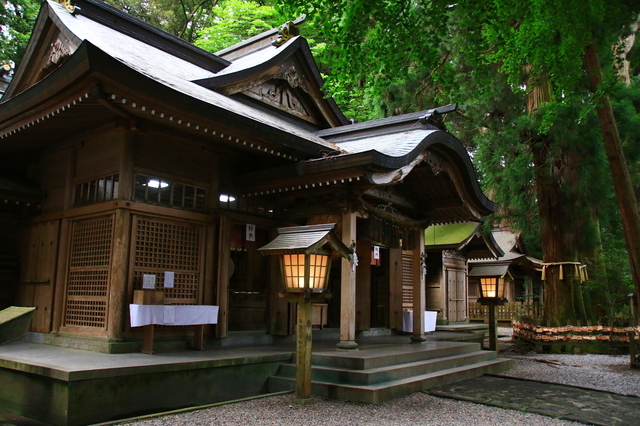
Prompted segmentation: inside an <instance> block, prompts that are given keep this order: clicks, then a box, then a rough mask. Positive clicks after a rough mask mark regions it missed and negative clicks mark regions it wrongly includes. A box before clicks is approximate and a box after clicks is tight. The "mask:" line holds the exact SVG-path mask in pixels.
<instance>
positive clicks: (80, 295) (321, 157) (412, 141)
mask: <svg viewBox="0 0 640 426" xmlns="http://www.w3.org/2000/svg"><path fill="white" fill-rule="evenodd" d="M276 40H278V42H277V43H276V44H273V42H274V41H276ZM321 86H322V80H321V78H320V74H319V72H318V69H317V67H316V65H315V63H314V60H313V58H312V55H311V52H310V49H309V46H308V45H307V42H306V41H305V40H304V38H302V37H299V36H294V37H292V38H289V39H285V38H283V37H282V35H280V34H278V32H277V31H276V30H274V31H270V32H266V33H264V34H262V35H260V36H257V37H254V38H252V39H250V40H248V41H246V42H244V43H240V44H238V45H235V46H232V47H230V48H228V49H225V50H223V51H221V52H218V54H211V53H208V52H205V51H203V50H201V49H199V48H196V47H194V46H193V45H191V44H188V43H186V42H184V41H183V40H181V39H178V38H176V37H174V36H172V35H169V34H167V33H165V32H163V31H160V30H158V29H156V28H154V27H152V26H150V25H148V24H146V23H144V22H142V21H140V20H137V19H135V18H132V17H131V16H129V15H127V14H126V13H123V12H121V11H119V10H116V9H115V8H113V7H111V6H109V5H107V4H105V3H103V2H101V1H98V0H77V1H75V2H74V4H73V5H70V4H69V2H66V5H63V4H59V3H56V2H53V1H45V2H44V3H43V5H42V9H41V11H40V14H39V16H38V19H37V22H36V24H35V28H34V31H33V35H32V38H31V40H30V42H29V46H28V49H27V52H26V56H25V57H24V59H23V60H22V62H21V63H20V64H19V66H18V68H17V69H16V71H15V74H14V76H13V79H12V81H11V83H10V85H9V86H8V87H7V89H6V92H5V94H4V96H3V97H2V98H1V99H0V153H1V154H0V170H1V173H0V232H2V235H3V236H4V237H3V239H2V243H1V244H2V246H1V247H0V249H1V254H2V256H3V259H5V258H6V259H8V264H9V266H6V270H7V271H14V272H12V273H13V274H14V275H13V276H12V275H10V274H9V275H3V277H9V278H6V279H5V278H3V280H2V281H0V285H2V287H0V292H2V294H3V295H9V294H11V295H14V294H15V297H13V300H12V301H8V300H5V299H8V298H9V297H7V298H2V299H0V300H1V301H2V302H3V303H5V304H10V303H14V304H18V305H21V306H35V307H36V308H37V310H36V311H35V314H34V317H33V321H32V325H31V331H33V332H36V333H40V335H41V336H42V337H43V341H46V342H47V343H51V344H62V343H60V341H61V339H62V338H64V339H65V340H64V341H65V342H66V343H65V344H66V345H71V344H72V343H69V342H72V341H73V339H74V338H78V339H84V341H87V340H91V341H96V342H102V343H106V349H101V350H107V351H116V350H118V349H117V346H118V344H119V343H122V342H139V341H140V340H141V336H142V333H141V331H140V329H138V328H132V327H131V326H130V323H129V304H130V303H132V297H133V294H134V290H136V289H140V288H142V285H143V276H144V275H155V276H156V277H157V285H158V286H159V287H160V288H163V282H162V280H163V279H164V278H163V277H165V276H166V275H165V272H166V271H171V272H172V276H173V277H174V283H173V286H172V287H167V288H164V296H165V303H166V304H176V305H185V304H196V305H197V304H205V305H217V306H219V317H218V324H217V325H216V326H212V327H210V329H209V330H208V331H207V336H209V337H210V338H214V337H215V338H224V337H226V336H227V335H228V333H229V332H230V331H236V330H259V331H261V332H264V333H265V334H267V335H273V336H276V335H287V334H290V333H291V324H292V318H291V317H292V312H293V310H291V309H290V307H289V306H288V305H287V302H285V301H283V300H282V299H281V298H279V297H278V293H279V291H280V289H281V287H282V284H281V278H280V276H279V269H278V268H277V267H276V265H275V264H274V262H275V260H274V259H273V258H271V257H264V256H261V255H260V254H259V252H258V251H257V249H258V248H259V247H261V246H263V245H265V244H266V243H268V242H269V241H270V240H271V239H273V237H275V235H276V229H277V228H278V227H281V226H291V225H307V224H318V223H334V222H335V223H337V224H338V229H337V232H338V235H340V236H341V237H342V240H343V242H344V243H345V244H346V245H347V246H351V245H352V244H355V248H356V252H357V254H358V258H359V259H360V261H359V263H358V265H357V267H356V268H355V270H354V269H353V268H351V265H350V264H349V263H348V262H347V261H343V260H340V259H336V260H335V261H334V262H336V266H337V267H334V268H332V271H333V273H332V277H331V278H332V280H331V283H330V287H331V292H332V294H333V298H332V299H331V300H330V301H329V302H328V305H327V307H326V309H327V312H326V313H327V319H326V323H327V324H326V325H328V326H330V327H336V328H338V327H339V328H340V343H342V344H343V345H344V346H345V347H354V343H355V337H356V332H357V331H359V330H368V329H370V328H372V327H381V328H387V329H399V328H400V327H401V321H402V289H403V267H402V264H403V250H404V253H405V254H408V255H409V256H410V258H411V265H412V266H411V271H410V272H409V275H410V281H411V282H412V285H413V308H414V310H417V311H420V310H422V311H424V310H425V303H426V301H425V276H424V273H423V268H422V264H421V261H422V259H423V258H424V256H423V255H424V252H425V245H424V229H425V228H426V227H427V226H428V225H431V224H439V223H453V222H463V221H469V220H474V221H478V220H481V219H482V217H483V216H486V215H488V214H490V213H491V212H493V211H494V210H495V204H494V203H493V202H491V201H490V200H488V199H487V198H486V197H485V196H484V195H483V194H482V192H481V191H480V188H479V186H478V183H477V180H476V176H475V173H474V170H473V167H472V164H471V162H470V159H469V156H468V154H467V152H466V150H465V149H464V147H463V146H462V144H461V143H460V142H459V141H458V140H457V139H456V138H455V137H454V136H452V135H451V134H449V133H448V132H447V131H445V130H444V129H442V128H440V127H439V123H440V120H439V117H440V115H441V114H443V113H446V112H448V111H451V110H453V109H454V107H443V108H439V109H434V110H429V111H421V112H416V113H413V114H407V115H403V116H397V117H391V118H386V119H382V120H375V121H370V122H364V123H355V124H352V123H351V122H350V121H349V120H347V119H346V118H345V117H344V116H343V114H342V113H341V112H340V110H339V109H338V107H337V106H336V104H335V103H334V102H333V101H332V100H331V99H326V98H325V97H324V95H323V93H322V91H321ZM248 231H249V232H250V233H251V235H248V233H249V232H248ZM374 247H375V251H376V253H378V254H379V255H377V256H376V257H375V258H374V256H372V253H373V252H374ZM341 262H344V264H343V265H342V266H340V263H341ZM17 271H19V273H18V272H17ZM405 276H406V271H405ZM11 277H13V278H11ZM427 297H428V296H427ZM415 317H416V318H418V321H421V319H420V318H422V316H420V315H416V316H415ZM414 330H420V327H414ZM157 333H158V334H161V335H164V337H165V338H170V337H171V336H175V337H176V338H181V337H182V336H185V335H188V334H189V333H190V331H189V330H188V329H185V328H179V327H167V328H166V329H160V330H158V331H157ZM414 337H416V340H420V338H421V335H420V333H419V332H418V333H416V335H415V336H414ZM100 347H101V348H103V347H105V346H100Z"/></svg>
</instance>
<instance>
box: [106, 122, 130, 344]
mask: <svg viewBox="0 0 640 426" xmlns="http://www.w3.org/2000/svg"><path fill="white" fill-rule="evenodd" d="M135 143H136V133H135V132H134V131H131V130H124V131H123V133H122V151H121V153H120V154H121V155H120V170H119V173H118V174H119V176H118V198H119V199H122V200H132V199H133V181H134V176H133V166H134V153H135ZM131 223H132V217H131V211H130V210H128V209H122V208H119V209H116V213H115V218H114V228H113V245H112V247H111V273H110V276H111V281H110V283H109V296H108V297H109V302H108V303H109V304H108V315H107V337H109V339H118V338H120V337H121V336H122V332H123V331H124V325H125V324H126V323H127V322H128V318H126V316H127V313H128V312H129V310H128V309H127V303H126V302H127V301H126V300H125V299H126V298H125V295H127V294H128V290H129V289H128V280H129V264H130V258H129V251H130V249H131Z"/></svg>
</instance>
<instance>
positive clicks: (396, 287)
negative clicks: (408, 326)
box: [389, 248, 402, 330]
mask: <svg viewBox="0 0 640 426" xmlns="http://www.w3.org/2000/svg"><path fill="white" fill-rule="evenodd" d="M389 328H391V329H397V330H401V329H402V249H399V248H397V249H389Z"/></svg>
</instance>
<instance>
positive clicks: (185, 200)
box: [134, 174, 207, 211]
mask: <svg viewBox="0 0 640 426" xmlns="http://www.w3.org/2000/svg"><path fill="white" fill-rule="evenodd" d="M206 196H207V191H206V190H205V189H204V188H200V187H197V186H194V185H186V184H183V183H180V182H174V181H170V180H167V179H161V178H159V177H154V176H147V175H142V174H137V175H136V183H135V195H134V197H135V200H136V201H142V202H145V203H149V204H157V205H159V206H165V207H174V208H178V209H184V210H192V211H204V210H205V206H206V204H205V202H206Z"/></svg>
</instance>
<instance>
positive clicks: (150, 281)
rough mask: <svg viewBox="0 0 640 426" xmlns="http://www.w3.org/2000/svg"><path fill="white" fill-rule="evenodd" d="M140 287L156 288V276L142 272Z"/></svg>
mask: <svg viewBox="0 0 640 426" xmlns="http://www.w3.org/2000/svg"><path fill="white" fill-rule="evenodd" d="M142 288H156V276H155V275H152V274H143V275H142Z"/></svg>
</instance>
